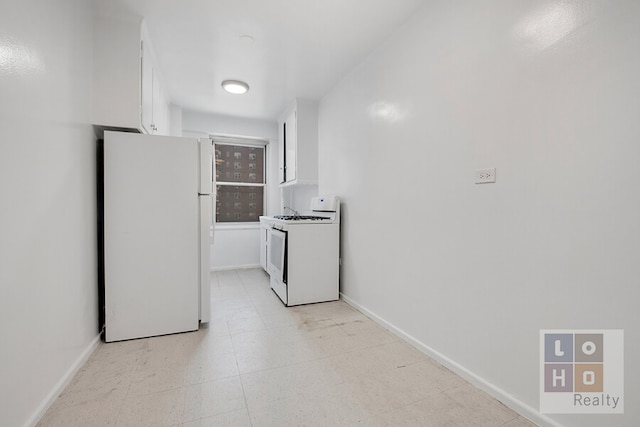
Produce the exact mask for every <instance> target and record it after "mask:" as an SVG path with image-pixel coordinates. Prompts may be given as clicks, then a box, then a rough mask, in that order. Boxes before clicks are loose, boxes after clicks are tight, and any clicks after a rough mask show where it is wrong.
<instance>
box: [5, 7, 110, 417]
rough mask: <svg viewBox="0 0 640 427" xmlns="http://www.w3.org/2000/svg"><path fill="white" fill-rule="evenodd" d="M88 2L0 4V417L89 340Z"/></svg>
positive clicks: (47, 381) (33, 400)
mask: <svg viewBox="0 0 640 427" xmlns="http://www.w3.org/2000/svg"><path fill="white" fill-rule="evenodd" d="M90 7H91V6H90V2H86V1H81V0H52V1H46V2H42V1H38V2H35V1H31V0H26V1H13V2H9V1H2V2H1V5H0V10H1V12H0V28H2V30H1V31H0V94H1V95H0V194H2V207H1V209H0V378H1V380H0V414H1V415H0V419H1V421H0V424H2V425H3V426H26V425H32V424H34V423H35V422H36V421H37V419H38V417H39V415H40V414H41V413H42V410H43V409H45V408H46V405H47V404H48V403H49V402H50V401H51V399H53V398H55V397H56V396H55V394H53V395H52V394H51V393H54V392H55V391H56V390H57V391H59V390H58V387H59V386H60V385H61V381H64V379H65V375H67V374H68V373H70V372H73V369H74V368H76V367H78V366H79V365H78V364H79V363H81V362H82V361H83V358H84V357H85V356H87V355H88V352H90V351H91V350H92V349H93V348H94V345H95V344H97V337H98V319H97V317H98V316H97V283H96V207H95V205H96V203H95V142H94V136H93V131H92V129H91V126H90V120H91V117H90V114H91V92H92V86H91V85H92V81H91V79H92V74H91V73H92V68H91V67H92V65H91V59H92V46H91V43H92V29H91V25H92V24H91V18H92V17H91V9H90Z"/></svg>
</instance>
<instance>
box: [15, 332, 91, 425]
mask: <svg viewBox="0 0 640 427" xmlns="http://www.w3.org/2000/svg"><path fill="white" fill-rule="evenodd" d="M99 343H100V335H97V336H96V337H95V338H94V339H93V340H91V342H90V343H89V345H88V346H87V347H86V348H85V349H84V351H83V352H82V353H81V354H80V356H78V358H77V359H76V361H75V362H74V363H73V364H72V365H71V366H70V367H69V369H67V372H65V374H64V375H63V376H62V378H60V381H58V383H57V384H56V385H55V387H53V389H52V390H51V391H50V392H49V394H48V395H47V397H46V398H45V399H44V400H43V401H42V403H40V406H38V408H37V409H36V411H35V412H34V414H33V415H32V416H31V418H30V419H29V420H27V422H26V423H25V425H24V427H34V426H35V425H36V424H38V421H40V419H41V418H42V417H43V416H44V414H45V413H46V412H47V410H48V409H49V408H50V407H51V405H52V404H53V402H55V400H56V399H57V398H58V395H59V394H60V393H62V390H64V388H65V387H66V386H67V385H68V384H69V383H70V382H71V380H72V379H73V376H74V375H75V374H76V373H77V372H78V371H79V370H80V368H82V366H83V365H84V364H85V362H86V361H87V360H88V359H89V356H91V354H92V353H93V352H94V351H95V349H96V348H97V347H98V344H99Z"/></svg>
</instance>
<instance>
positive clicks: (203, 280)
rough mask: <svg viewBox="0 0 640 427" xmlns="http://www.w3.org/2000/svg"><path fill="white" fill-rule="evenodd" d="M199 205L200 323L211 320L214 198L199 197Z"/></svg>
mask: <svg viewBox="0 0 640 427" xmlns="http://www.w3.org/2000/svg"><path fill="white" fill-rule="evenodd" d="M198 202H199V204H200V236H199V238H200V321H201V322H202V323H207V322H209V320H211V233H213V228H212V224H213V204H214V203H215V197H213V196H199V197H198Z"/></svg>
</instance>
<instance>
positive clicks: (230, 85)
mask: <svg viewBox="0 0 640 427" xmlns="http://www.w3.org/2000/svg"><path fill="white" fill-rule="evenodd" d="M222 88H223V89H224V90H226V91H227V92H229V93H233V94H235V95H242V94H243V93H247V91H248V90H249V85H248V84H246V83H245V82H241V81H240V80H225V81H223V82H222Z"/></svg>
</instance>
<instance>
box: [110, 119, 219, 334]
mask: <svg viewBox="0 0 640 427" xmlns="http://www.w3.org/2000/svg"><path fill="white" fill-rule="evenodd" d="M99 153H100V154H101V155H100V157H101V161H99V170H100V171H101V176H102V179H101V180H100V179H99V191H98V192H99V195H100V199H99V208H100V209H99V211H101V215H100V214H99V228H100V233H101V236H100V238H99V245H100V246H101V248H100V249H101V250H100V257H101V261H100V264H101V268H100V270H101V275H102V277H101V280H100V282H101V286H100V287H101V295H102V298H101V305H102V306H103V307H102V309H103V313H102V316H101V323H103V325H101V326H103V327H104V329H103V332H104V335H103V337H104V340H105V341H106V342H112V341H122V340H128V339H134V338H143V337H151V336H157V335H165V334H172V333H178V332H187V331H194V330H197V329H198V328H199V324H200V323H206V322H208V321H209V318H210V267H209V265H210V258H209V252H210V245H211V242H212V234H210V233H212V232H213V227H212V224H213V223H214V212H215V211H214V209H213V206H214V203H215V195H214V189H215V184H214V182H213V181H214V177H215V176H214V175H213V173H212V166H213V161H212V160H213V159H212V156H213V147H212V142H211V140H209V139H201V140H198V139H195V138H179V137H168V136H155V135H142V134H136V133H126V132H110V131H105V132H104V140H103V142H102V145H101V149H100V150H99ZM100 166H101V167H100ZM100 187H102V188H100Z"/></svg>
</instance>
